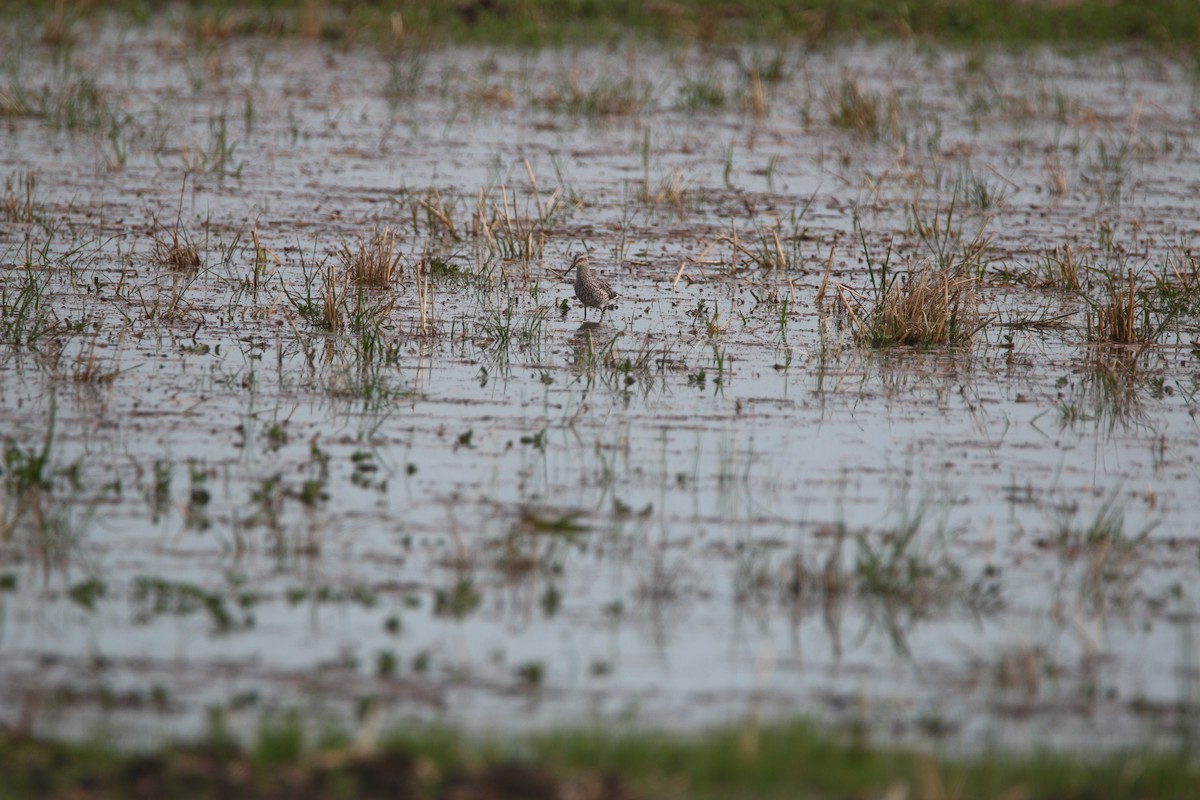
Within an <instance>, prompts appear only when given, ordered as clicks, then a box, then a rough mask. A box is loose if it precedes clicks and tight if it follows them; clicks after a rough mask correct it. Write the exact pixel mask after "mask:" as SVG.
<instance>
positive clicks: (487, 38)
mask: <svg viewBox="0 0 1200 800" xmlns="http://www.w3.org/2000/svg"><path fill="white" fill-rule="evenodd" d="M114 9H115V10H116V11H117V13H123V14H125V15H127V16H128V17H130V18H132V19H137V20H148V19H151V18H154V17H161V16H164V15H171V16H173V17H174V18H177V19H180V20H182V21H183V22H184V24H186V25H187V26H188V27H189V29H191V30H192V31H193V32H196V33H199V34H201V35H208V36H232V35H241V34H259V33H269V34H277V35H288V36H304V37H314V38H326V39H352V40H358V39H366V40H374V39H380V38H382V39H385V40H388V39H390V40H398V41H403V42H405V43H408V44H418V43H419V44H435V43H436V44H444V43H450V42H477V43H493V44H511V45H523V46H530V47H538V46H547V45H560V44H565V43H581V42H588V43H602V42H606V41H614V40H616V39H618V38H620V37H623V36H626V35H628V34H629V33H630V32H634V33H637V34H639V35H643V36H646V37H648V38H653V39H661V40H668V41H670V40H679V41H703V42H743V41H759V42H780V41H784V40H794V39H801V40H806V41H808V42H810V43H820V42H825V41H839V40H844V39H849V38H854V39H858V38H865V39H868V40H875V39H887V38H910V37H919V38H929V39H938V40H944V41H947V42H952V43H956V44H966V45H975V44H996V45H1005V46H1025V45H1032V44H1052V45H1056V46H1063V47H1068V48H1070V47H1092V46H1097V45H1102V44H1109V43H1115V42H1141V43H1145V44H1148V45H1154V46H1164V45H1166V46H1170V47H1172V48H1178V49H1180V50H1184V51H1190V52H1193V53H1195V52H1198V51H1200V3H1197V2H1195V0H907V2H902V3H901V2H892V1H891V0H736V1H734V0H671V1H670V2H666V1H665V0H663V1H661V2H649V3H644V2H636V1H635V0H564V1H563V2H560V1H559V0H404V1H403V2H395V3H387V2H378V3H376V2H367V3H356V2H346V1H344V0H342V1H339V0H250V2H248V3H241V2H231V1H229V0H194V1H193V2H188V3H174V4H172V3H163V2H157V1H156V0H116V2H113V3H96V2H94V0H33V2H18V0H0V14H2V15H3V17H4V18H5V19H6V20H8V21H12V20H13V19H14V18H16V17H26V18H30V17H32V18H35V19H39V20H41V21H43V26H44V27H43V30H44V32H45V33H44V38H46V39H47V40H51V41H53V40H58V39H64V40H65V39H69V37H70V35H71V32H72V27H73V25H74V24H75V23H76V22H78V21H79V20H81V19H84V18H87V17H93V16H97V15H99V14H100V13H106V12H108V11H111V10H114Z"/></svg>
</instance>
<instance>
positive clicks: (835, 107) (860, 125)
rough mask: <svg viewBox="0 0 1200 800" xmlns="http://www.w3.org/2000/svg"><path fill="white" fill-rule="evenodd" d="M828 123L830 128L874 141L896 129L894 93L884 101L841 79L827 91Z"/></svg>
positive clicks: (896, 104)
mask: <svg viewBox="0 0 1200 800" xmlns="http://www.w3.org/2000/svg"><path fill="white" fill-rule="evenodd" d="M828 106H829V121H830V122H831V123H832V124H833V126H834V127H837V128H844V129H846V130H850V131H854V132H855V133H857V134H858V135H859V136H862V137H863V138H867V139H878V138H880V137H881V136H883V135H884V134H885V133H893V132H895V131H897V130H898V129H899V127H900V104H899V102H898V101H897V100H896V95H895V92H893V93H892V94H891V95H890V96H889V97H887V98H886V99H885V98H883V97H881V96H879V95H877V94H874V93H873V92H869V91H865V90H864V89H863V88H862V87H861V86H859V84H858V81H857V80H855V79H853V78H843V79H842V82H841V84H840V85H839V86H838V87H837V88H832V89H830V90H829V100H828Z"/></svg>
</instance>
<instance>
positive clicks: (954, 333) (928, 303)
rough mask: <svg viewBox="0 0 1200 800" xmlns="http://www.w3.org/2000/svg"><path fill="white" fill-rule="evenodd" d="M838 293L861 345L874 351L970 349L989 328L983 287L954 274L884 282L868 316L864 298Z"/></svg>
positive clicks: (923, 273)
mask: <svg viewBox="0 0 1200 800" xmlns="http://www.w3.org/2000/svg"><path fill="white" fill-rule="evenodd" d="M838 292H839V295H840V297H841V299H842V303H843V306H844V308H845V309H846V312H847V314H848V315H849V316H850V319H851V321H852V322H853V323H854V326H855V331H856V333H857V335H858V337H859V339H860V340H861V341H863V342H865V343H867V344H869V345H871V346H872V347H889V346H891V345H918V346H929V345H966V344H970V342H971V340H972V338H974V336H975V334H976V333H977V332H978V331H979V329H980V328H982V327H983V316H982V315H981V313H980V311H979V292H978V281H977V280H976V279H975V278H973V277H970V276H968V275H964V274H962V273H961V272H960V271H958V270H955V269H953V268H950V269H943V268H940V267H934V266H925V267H922V268H920V269H919V270H916V271H909V272H908V273H907V275H906V276H902V277H898V278H893V279H892V280H891V281H890V282H889V281H887V280H884V281H882V282H881V285H880V288H879V289H878V290H877V292H876V295H875V298H874V306H873V308H871V309H870V311H869V312H868V313H866V314H863V313H860V312H861V310H862V304H861V302H860V300H861V298H862V296H861V295H858V294H856V293H851V292H849V290H847V289H846V287H839V290H838ZM851 294H853V295H854V297H853V298H852V297H851V296H850V295H851Z"/></svg>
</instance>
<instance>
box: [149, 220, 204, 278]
mask: <svg viewBox="0 0 1200 800" xmlns="http://www.w3.org/2000/svg"><path fill="white" fill-rule="evenodd" d="M154 260H155V262H157V263H158V264H161V265H162V266H164V267H166V268H167V269H169V270H171V271H173V272H194V271H195V270H197V269H199V268H200V251H199V250H198V249H197V247H196V245H195V244H193V243H192V242H191V241H190V240H189V239H188V238H187V236H186V235H185V234H182V233H180V232H179V230H172V231H171V232H170V238H169V239H168V238H167V237H156V238H155V239H154Z"/></svg>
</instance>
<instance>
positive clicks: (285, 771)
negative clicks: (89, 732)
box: [0, 722, 1200, 800]
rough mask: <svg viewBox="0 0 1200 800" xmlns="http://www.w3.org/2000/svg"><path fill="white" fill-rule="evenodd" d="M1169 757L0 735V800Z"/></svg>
mask: <svg viewBox="0 0 1200 800" xmlns="http://www.w3.org/2000/svg"><path fill="white" fill-rule="evenodd" d="M1197 786H1200V765H1198V764H1197V763H1196V760H1195V759H1194V758H1192V759H1189V758H1188V757H1186V756H1185V755H1183V754H1179V753H1174V754H1162V753H1158V754H1155V753H1149V752H1146V753H1130V752H1125V753H1106V754H1104V755H1102V756H1087V757H1084V756H1078V755H1066V754H1062V753H1059V754H1050V753H1043V754H1035V755H1014V754H1007V755H994V754H979V755H974V756H942V755H936V754H934V753H932V752H929V751H918V750H910V749H901V748H888V747H878V746H873V745H870V744H867V743H863V742H857V743H856V742H855V741H853V737H851V736H846V735H843V734H839V733H833V732H829V731H824V730H822V729H820V728H818V727H815V726H813V725H811V724H809V723H805V722H797V723H793V724H787V725H778V726H771V727H759V726H744V727H730V728H727V729H722V730H718V731H715V732H709V733H703V734H700V733H698V734H692V735H683V734H662V733H654V732H636V733H620V732H616V731H559V732H553V733H545V734H540V735H534V736H528V737H521V736H516V737H512V736H510V737H507V738H505V739H504V740H503V742H501V741H500V740H491V741H489V740H481V739H469V738H465V737H463V736H461V735H459V734H457V733H455V732H454V731H450V730H446V729H440V728H433V729H422V730H414V731H409V732H406V733H394V734H392V735H390V736H385V737H383V738H382V739H381V740H379V741H374V742H371V743H370V746H369V747H364V746H363V743H362V742H361V741H359V742H357V743H356V742H354V741H353V740H352V739H351V737H349V736H343V735H338V734H336V733H334V734H330V733H326V734H324V735H322V736H321V738H320V742H319V743H310V742H307V741H306V737H305V735H304V733H303V731H302V729H301V726H300V725H299V724H298V723H295V722H290V723H283V724H275V725H273V726H270V727H266V728H264V729H263V730H262V731H261V732H260V734H259V737H258V740H257V742H256V743H255V744H254V745H252V746H250V747H248V748H241V747H239V746H238V745H236V744H234V743H233V742H232V741H231V740H230V739H228V738H226V737H221V736H216V737H212V738H210V739H208V740H206V741H204V742H201V743H195V744H189V745H169V746H164V747H163V748H160V749H159V750H157V751H155V752H152V753H149V754H145V753H143V754H132V753H126V752H121V751H119V750H116V749H114V748H113V746H112V745H111V739H101V738H97V739H95V740H92V741H86V742H76V743H62V742H53V743H52V742H46V741H39V740H35V739H30V738H25V737H20V736H15V735H12V734H9V735H6V736H5V735H0V799H6V798H32V797H38V798H67V797H72V798H74V797H88V798H108V797H172V798H194V797H217V796H220V797H264V798H274V797H280V798H282V797H288V798H296V797H322V798H324V797H329V798H338V797H345V798H350V797H391V798H435V797H454V798H460V799H463V800H465V799H466V798H497V797H514V798H515V797H521V798H547V799H549V798H560V797H587V798H593V799H594V800H600V799H601V798H613V799H614V800H615V799H616V798H639V797H647V798H649V797H653V798H714V799H715V798H737V797H754V798H826V799H828V800H833V799H834V798H877V797H905V798H912V799H913V800H940V799H941V798H951V797H970V798H975V799H976V800H987V799H988V798H996V799H997V800H999V799H1000V798H1025V800H1038V798H1054V800H1072V799H1073V798H1079V800H1083V799H1084V798H1087V799H1088V800H1106V799H1107V798H1112V799H1113V800H1116V799H1117V798H1147V799H1149V798H1163V799H1170V798H1181V799H1182V798H1194V797H1195V790H1196V787H1197Z"/></svg>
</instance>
